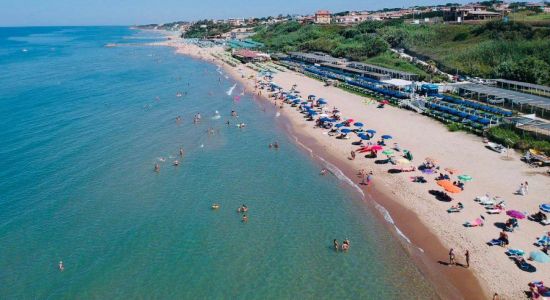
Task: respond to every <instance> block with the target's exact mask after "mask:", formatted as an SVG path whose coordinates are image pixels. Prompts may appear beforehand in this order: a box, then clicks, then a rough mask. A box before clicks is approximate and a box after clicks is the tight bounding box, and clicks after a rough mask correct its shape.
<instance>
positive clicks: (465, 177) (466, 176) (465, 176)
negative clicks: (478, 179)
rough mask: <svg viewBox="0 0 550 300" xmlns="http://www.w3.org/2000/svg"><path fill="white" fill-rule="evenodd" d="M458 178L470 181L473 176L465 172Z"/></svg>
mask: <svg viewBox="0 0 550 300" xmlns="http://www.w3.org/2000/svg"><path fill="white" fill-rule="evenodd" d="M458 179H460V180H462V181H470V180H472V179H473V178H472V176H470V175H465V174H463V175H460V176H458Z"/></svg>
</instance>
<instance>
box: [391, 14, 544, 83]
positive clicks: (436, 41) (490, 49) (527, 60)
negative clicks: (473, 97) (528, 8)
mask: <svg viewBox="0 0 550 300" xmlns="http://www.w3.org/2000/svg"><path fill="white" fill-rule="evenodd" d="M393 30H394V31H397V33H394V34H393V35H396V36H400V37H401V38H400V39H399V41H398V42H399V44H398V46H401V47H404V48H406V49H409V50H410V51H412V52H414V53H416V54H420V55H422V56H425V57H429V58H431V59H433V60H434V61H436V62H437V63H438V65H439V66H440V67H441V68H443V69H444V70H446V71H448V72H450V73H455V72H456V71H458V72H459V73H465V74H469V75H473V76H482V77H501V78H507V79H513V80H519V81H526V82H532V83H538V84H547V85H548V84H550V51H548V49H550V28H544V27H543V28H535V27H532V26H530V25H528V24H524V23H517V22H513V21H511V22H508V23H504V22H502V21H492V22H488V23H485V24H482V25H445V24H440V25H432V26H413V25H403V26H401V27H400V28H398V29H397V30H396V29H393ZM403 36H404V37H403Z"/></svg>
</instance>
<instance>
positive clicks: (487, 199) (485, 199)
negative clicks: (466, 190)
mask: <svg viewBox="0 0 550 300" xmlns="http://www.w3.org/2000/svg"><path fill="white" fill-rule="evenodd" d="M489 199H491V198H490V197H489V196H488V195H484V196H477V197H476V198H475V199H474V201H476V202H482V201H489Z"/></svg>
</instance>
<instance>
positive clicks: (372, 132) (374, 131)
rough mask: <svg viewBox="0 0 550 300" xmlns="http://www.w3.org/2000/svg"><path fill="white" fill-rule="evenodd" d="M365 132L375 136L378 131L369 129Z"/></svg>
mask: <svg viewBox="0 0 550 300" xmlns="http://www.w3.org/2000/svg"><path fill="white" fill-rule="evenodd" d="M365 132H368V133H370V134H375V133H376V130H372V129H367V130H365Z"/></svg>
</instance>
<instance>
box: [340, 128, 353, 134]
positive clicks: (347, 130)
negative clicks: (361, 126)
mask: <svg viewBox="0 0 550 300" xmlns="http://www.w3.org/2000/svg"><path fill="white" fill-rule="evenodd" d="M351 131H352V130H351V129H349V128H344V129H340V132H342V133H350V132H351Z"/></svg>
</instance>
